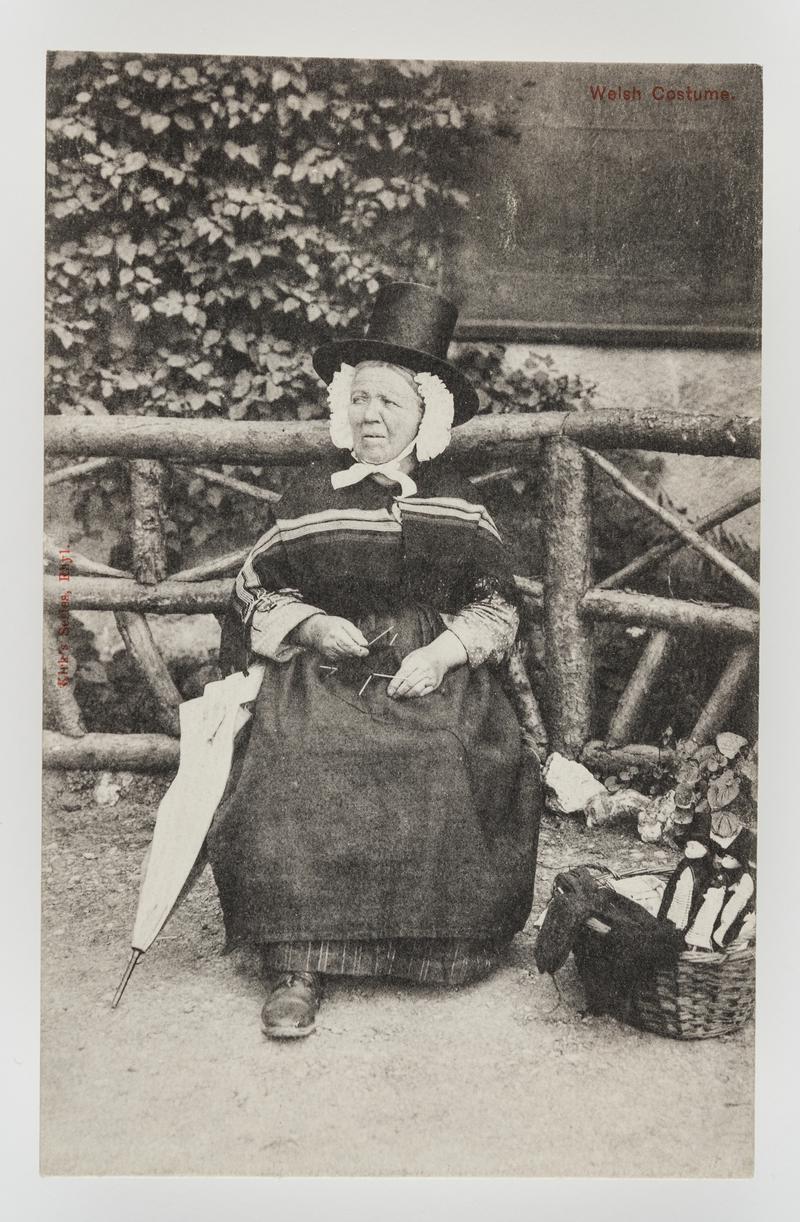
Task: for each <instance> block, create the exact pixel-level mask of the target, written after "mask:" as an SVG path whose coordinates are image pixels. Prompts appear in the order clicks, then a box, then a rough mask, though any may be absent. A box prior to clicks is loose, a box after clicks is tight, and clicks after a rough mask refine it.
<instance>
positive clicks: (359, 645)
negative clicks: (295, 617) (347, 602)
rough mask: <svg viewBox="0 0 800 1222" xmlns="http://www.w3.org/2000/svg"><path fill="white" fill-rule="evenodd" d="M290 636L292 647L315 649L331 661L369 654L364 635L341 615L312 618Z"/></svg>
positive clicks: (313, 616)
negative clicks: (294, 645) (293, 645)
mask: <svg viewBox="0 0 800 1222" xmlns="http://www.w3.org/2000/svg"><path fill="white" fill-rule="evenodd" d="M290 635H291V640H292V643H293V644H296V645H302V646H303V648H304V649H312V650H313V651H314V652H315V653H318V654H319V655H320V657H323V658H328V659H329V660H330V661H331V662H333V661H335V660H336V659H337V658H365V657H366V656H367V654H368V653H369V649H368V647H367V646H368V643H367V638H366V637H365V636H364V634H363V632H360V631H359V630H358V628H356V626H355V624H351V623H350V620H349V619H343V618H342V616H340V615H312V616H310V617H309V618H308V619H307V620H303V622H302V624H298V625H297V627H296V628H295V629H294V631H293V632H292V633H291V634H290Z"/></svg>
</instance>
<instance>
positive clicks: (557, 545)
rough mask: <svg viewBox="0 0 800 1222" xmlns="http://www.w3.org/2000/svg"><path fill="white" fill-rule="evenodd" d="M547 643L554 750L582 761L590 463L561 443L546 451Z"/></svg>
mask: <svg viewBox="0 0 800 1222" xmlns="http://www.w3.org/2000/svg"><path fill="white" fill-rule="evenodd" d="M543 460H544V462H543V467H544V498H543V508H542V527H543V531H542V533H543V536H544V640H545V667H546V672H547V688H548V693H547V694H548V705H549V710H550V726H549V730H550V735H549V738H550V748H551V750H553V751H561V752H563V753H564V754H566V755H569V756H572V757H573V758H577V757H578V756H579V755H580V753H581V751H582V749H583V747H584V745H585V743H586V742H587V741H588V740H589V738H590V733H591V713H592V686H593V658H592V629H591V625H590V623H589V621H588V619H587V618H584V616H583V615H582V614H581V609H580V605H581V600H582V599H583V596H584V594H585V593H586V591H587V590H588V588H589V586H590V585H591V547H592V539H591V535H592V530H591V486H590V475H589V469H588V465H587V461H586V459H585V458H584V456H583V454H582V453H581V451H580V449H579V448H578V446H577V445H576V444H575V443H574V442H572V441H568V440H567V439H566V438H563V437H553V438H548V440H547V441H546V442H545V443H544V446H543Z"/></svg>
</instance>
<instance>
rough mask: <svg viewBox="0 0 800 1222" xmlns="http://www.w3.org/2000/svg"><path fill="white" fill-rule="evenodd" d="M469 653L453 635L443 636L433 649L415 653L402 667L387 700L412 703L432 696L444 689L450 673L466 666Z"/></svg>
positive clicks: (390, 686)
mask: <svg viewBox="0 0 800 1222" xmlns="http://www.w3.org/2000/svg"><path fill="white" fill-rule="evenodd" d="M466 660H467V651H466V649H465V648H464V646H463V645H462V644H461V642H460V641H459V639H458V637H457V636H456V635H455V633H453V632H442V633H441V634H440V635H439V636H437V638H436V640H435V641H431V643H430V645H423V646H422V648H421V649H412V651H411V653H409V654H406V656H405V657H404V658H403V661H402V662H401V663H400V668H399V670H398V671H397V673H396V674H395V675H394V676H393V678H392V679H391V680H390V681H389V686H388V687H387V689H386V694H387V695H388V696H392V697H394V698H395V699H396V700H413V699H415V698H416V697H418V696H429V695H430V694H431V692H435V691H436V689H437V688H438V687H440V686H441V683H442V680H443V679H444V677H445V675H446V674H447V672H448V671H449V670H454V669H455V668H456V667H457V666H463V665H464V663H465V662H466Z"/></svg>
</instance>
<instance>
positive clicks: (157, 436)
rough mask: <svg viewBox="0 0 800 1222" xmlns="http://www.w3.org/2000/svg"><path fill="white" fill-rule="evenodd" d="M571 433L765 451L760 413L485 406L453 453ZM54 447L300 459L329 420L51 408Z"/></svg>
mask: <svg viewBox="0 0 800 1222" xmlns="http://www.w3.org/2000/svg"><path fill="white" fill-rule="evenodd" d="M546 437H565V438H569V439H570V440H572V441H576V442H579V443H580V444H581V445H596V446H598V447H599V448H600V449H608V450H657V451H663V452H665V453H678V454H706V455H710V456H717V455H728V456H733V457H736V458H757V457H758V456H759V453H760V445H761V430H760V423H759V420H758V418H757V417H754V416H734V415H731V416H712V415H707V414H703V413H700V412H693V413H683V412H640V411H624V410H622V409H615V410H613V411H588V412H539V413H530V414H524V413H521V414H516V413H509V414H504V415H491V416H480V417H478V418H476V419H474V420H471V421H470V422H469V423H468V424H465V425H463V426H462V427H461V428H458V429H456V430H455V431H454V433H453V440H452V442H451V445H450V450H449V451H448V452H449V453H452V455H453V457H454V458H456V459H461V460H466V459H475V458H477V459H480V460H481V461H483V460H485V459H486V458H487V457H490V456H494V455H495V454H496V453H497V452H498V451H504V450H509V449H510V450H512V451H514V452H516V455H517V457H522V456H524V452H525V447H526V446H530V445H533V444H536V443H538V442H540V441H542V440H543V439H544V438H546ZM44 442H45V452H46V453H48V454H64V455H69V456H72V457H77V456H89V455H91V456H103V457H106V456H117V457H120V458H128V459H134V458H161V459H170V460H171V461H172V462H179V463H197V462H203V461H205V462H216V463H228V462H231V463H232V462H240V463H258V462H263V463H270V464H273V465H275V466H290V467H291V466H299V465H300V464H302V463H304V462H308V461H310V460H311V459H314V458H322V457H324V456H325V455H326V454H328V453H330V437H329V434H328V428H327V425H326V424H324V423H322V422H316V421H315V422H313V423H299V422H295V421H272V422H266V421H257V420H247V421H233V420H170V419H167V418H165V417H162V416H48V417H47V418H46V420H45V428H44Z"/></svg>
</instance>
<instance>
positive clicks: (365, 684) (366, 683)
mask: <svg viewBox="0 0 800 1222" xmlns="http://www.w3.org/2000/svg"><path fill="white" fill-rule="evenodd" d="M373 678H374V676H373V675H367V677H366V679H365V680H364V682H363V684H362V685H361V687H360V688H359V692H358V694H359V696H363V695H364V692H365V691H366V690H367V688H368V686H369V684H370V683H371V682H372V680H373Z"/></svg>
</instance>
